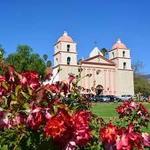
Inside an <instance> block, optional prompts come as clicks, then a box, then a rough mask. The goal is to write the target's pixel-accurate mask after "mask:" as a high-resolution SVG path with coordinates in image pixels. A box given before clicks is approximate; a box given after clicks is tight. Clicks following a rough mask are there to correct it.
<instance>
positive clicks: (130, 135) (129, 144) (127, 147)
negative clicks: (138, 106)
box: [116, 125, 143, 150]
mask: <svg viewBox="0 0 150 150" xmlns="http://www.w3.org/2000/svg"><path fill="white" fill-rule="evenodd" d="M119 130H120V131H119V132H118V136H117V140H116V148H117V150H132V149H134V148H138V149H142V144H143V143H142V136H141V134H140V133H138V132H135V131H134V126H133V125H129V127H128V129H125V128H121V129H119Z"/></svg>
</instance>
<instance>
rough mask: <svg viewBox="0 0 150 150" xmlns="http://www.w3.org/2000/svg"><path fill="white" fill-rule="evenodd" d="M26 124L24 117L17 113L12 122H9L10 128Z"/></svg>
mask: <svg viewBox="0 0 150 150" xmlns="http://www.w3.org/2000/svg"><path fill="white" fill-rule="evenodd" d="M25 122H26V115H25V114H21V113H18V114H17V115H16V116H15V117H14V118H13V119H12V120H10V123H11V126H12V127H13V126H17V125H21V124H22V125H23V124H25Z"/></svg>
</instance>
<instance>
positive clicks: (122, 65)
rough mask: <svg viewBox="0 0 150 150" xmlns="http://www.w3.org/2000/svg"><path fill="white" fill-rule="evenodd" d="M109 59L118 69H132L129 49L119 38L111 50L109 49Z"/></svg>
mask: <svg viewBox="0 0 150 150" xmlns="http://www.w3.org/2000/svg"><path fill="white" fill-rule="evenodd" d="M109 59H110V60H112V61H113V62H114V63H115V64H116V66H117V68H118V69H123V70H132V69H131V56H130V50H129V49H128V48H127V47H126V45H125V44H123V43H122V42H121V40H120V39H118V41H117V42H116V43H115V44H114V45H113V47H112V50H111V51H109Z"/></svg>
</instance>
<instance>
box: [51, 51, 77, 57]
mask: <svg viewBox="0 0 150 150" xmlns="http://www.w3.org/2000/svg"><path fill="white" fill-rule="evenodd" d="M59 53H70V54H77V53H76V52H67V51H58V52H57V53H55V54H54V55H53V56H56V55H57V54H59Z"/></svg>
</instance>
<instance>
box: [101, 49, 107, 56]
mask: <svg viewBox="0 0 150 150" xmlns="http://www.w3.org/2000/svg"><path fill="white" fill-rule="evenodd" d="M101 52H102V54H103V56H104V57H106V55H107V54H108V50H107V49H106V48H102V49H101Z"/></svg>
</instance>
